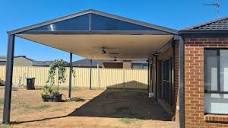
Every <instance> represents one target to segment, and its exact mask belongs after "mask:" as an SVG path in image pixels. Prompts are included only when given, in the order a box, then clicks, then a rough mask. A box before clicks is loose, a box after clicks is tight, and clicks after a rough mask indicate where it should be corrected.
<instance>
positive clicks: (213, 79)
mask: <svg viewBox="0 0 228 128" xmlns="http://www.w3.org/2000/svg"><path fill="white" fill-rule="evenodd" d="M217 89H218V81H217V51H216V50H206V52H205V90H207V91H217Z"/></svg>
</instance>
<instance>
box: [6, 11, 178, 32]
mask: <svg viewBox="0 0 228 128" xmlns="http://www.w3.org/2000/svg"><path fill="white" fill-rule="evenodd" d="M87 14H95V15H99V16H103V17H108V18H111V19H113V20H119V21H123V22H127V23H130V24H134V25H139V26H143V27H147V28H150V29H154V30H158V31H161V32H164V33H169V34H177V31H176V30H174V29H170V28H166V27H162V26H158V25H153V24H149V23H145V22H141V21H136V20H133V19H128V18H125V17H121V16H116V15H112V14H108V13H104V12H101V11H97V10H92V9H89V10H85V11H82V12H79V13H75V14H71V15H68V16H64V17H60V18H57V19H54V20H49V21H46V22H42V23H39V24H35V25H31V26H27V27H23V28H20V29H16V30H13V31H9V34H23V33H24V32H26V31H29V30H34V29H37V28H40V27H43V26H46V25H51V24H55V23H58V22H63V21H66V20H69V19H72V18H76V17H79V16H83V15H87ZM147 31H150V30H147ZM151 31H152V30H151ZM42 32H44V33H45V31H42ZM61 32H63V31H61ZM102 32H104V31H102ZM120 32H121V30H120ZM53 33H55V32H53ZM76 33H78V32H76ZM79 33H80V32H79ZM86 33H88V32H86ZM104 33H105V32H104Z"/></svg>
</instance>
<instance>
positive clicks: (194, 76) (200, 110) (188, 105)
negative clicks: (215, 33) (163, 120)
mask: <svg viewBox="0 0 228 128" xmlns="http://www.w3.org/2000/svg"><path fill="white" fill-rule="evenodd" d="M204 48H228V38H185V126H186V128H221V127H227V128H228V115H225V116H221V115H220V116H219V115H217V116H215V115H205V114H204ZM227 109H228V108H227Z"/></svg>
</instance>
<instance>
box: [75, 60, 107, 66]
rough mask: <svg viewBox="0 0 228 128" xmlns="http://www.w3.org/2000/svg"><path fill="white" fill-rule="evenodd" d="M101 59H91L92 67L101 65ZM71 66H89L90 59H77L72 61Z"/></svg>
mask: <svg viewBox="0 0 228 128" xmlns="http://www.w3.org/2000/svg"><path fill="white" fill-rule="evenodd" d="M102 64H103V61H99V60H93V61H92V67H96V66H97V65H100V66H101V65H102ZM72 66H74V67H90V66H91V64H90V60H89V59H81V60H78V61H74V62H72Z"/></svg>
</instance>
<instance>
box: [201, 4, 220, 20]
mask: <svg viewBox="0 0 228 128" xmlns="http://www.w3.org/2000/svg"><path fill="white" fill-rule="evenodd" d="M204 5H205V6H211V7H214V8H215V9H216V14H217V17H219V11H220V7H221V3H220V0H215V2H214V3H207V4H204Z"/></svg>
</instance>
